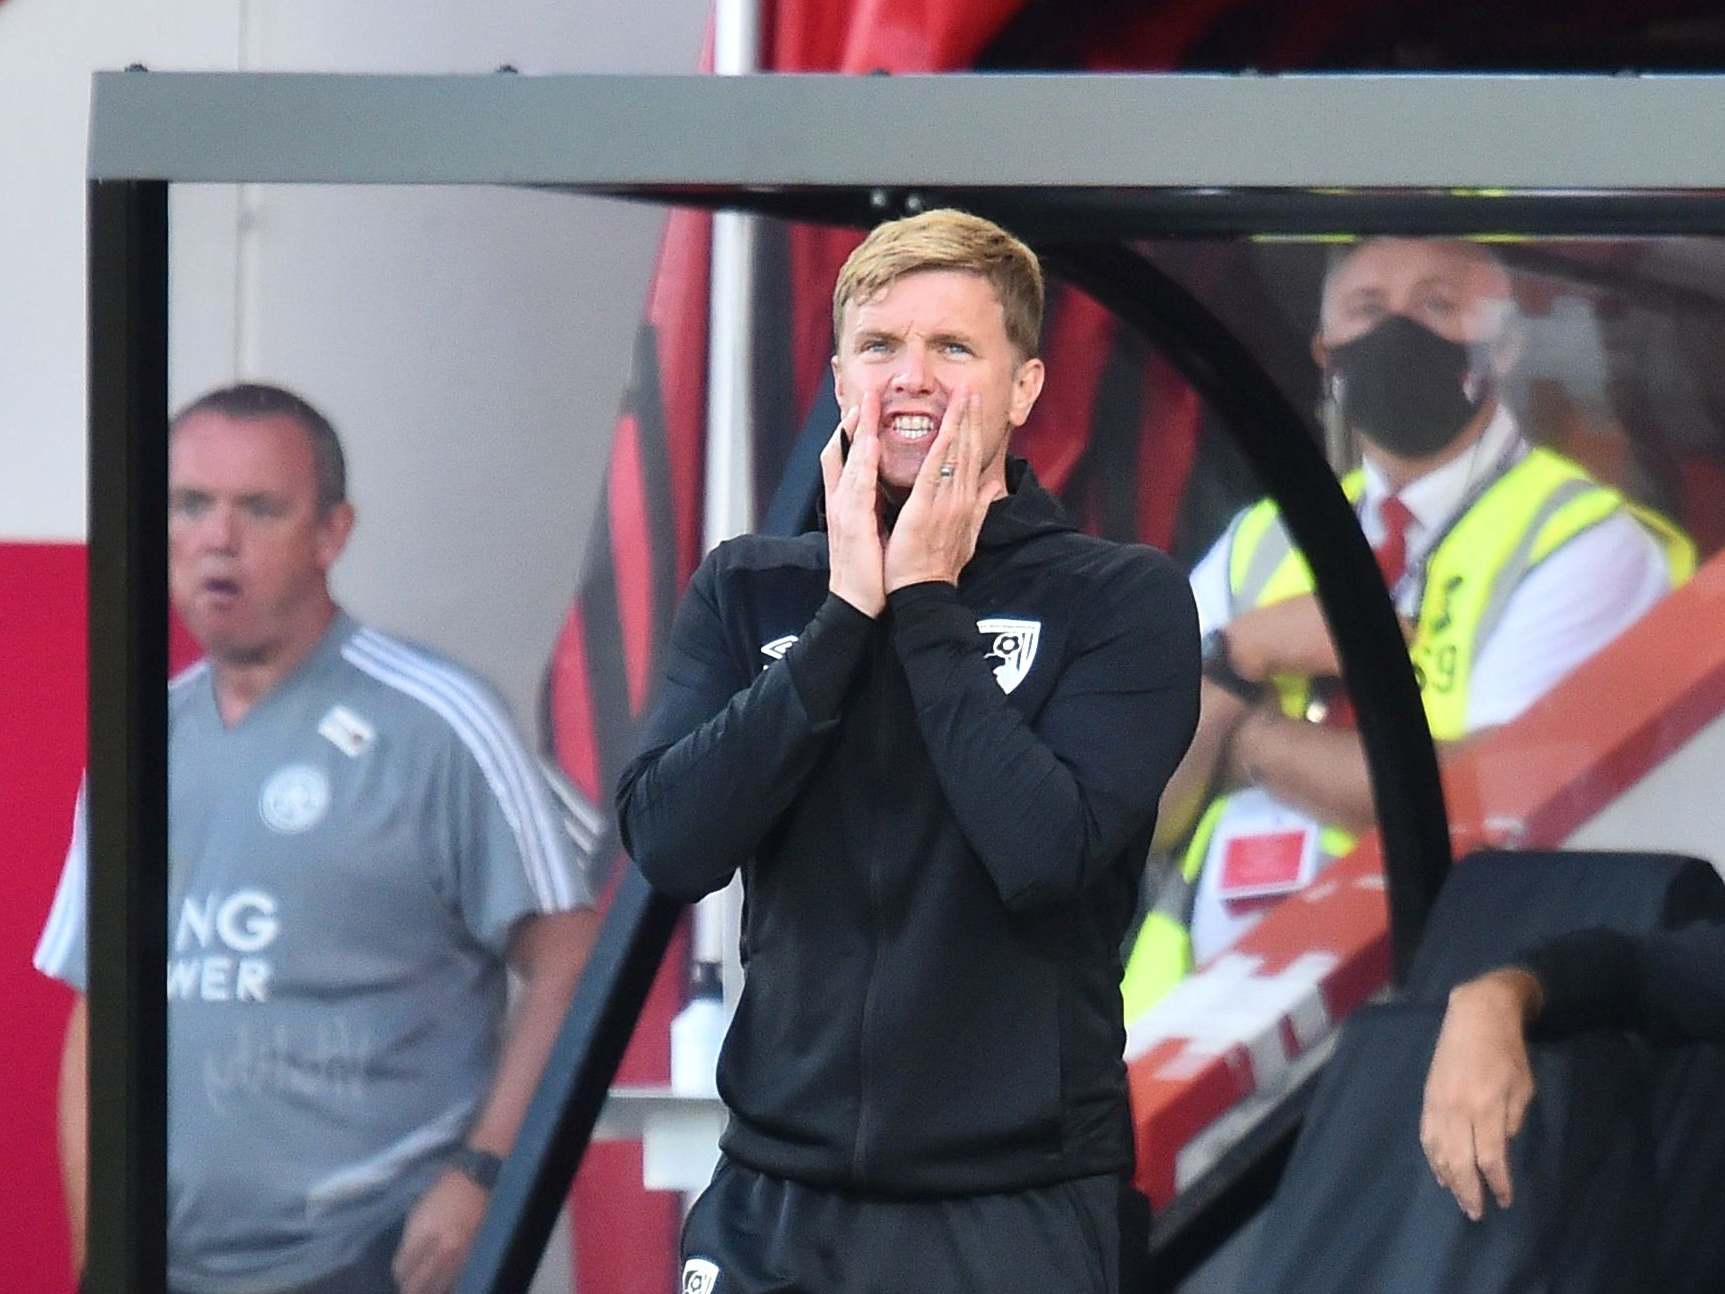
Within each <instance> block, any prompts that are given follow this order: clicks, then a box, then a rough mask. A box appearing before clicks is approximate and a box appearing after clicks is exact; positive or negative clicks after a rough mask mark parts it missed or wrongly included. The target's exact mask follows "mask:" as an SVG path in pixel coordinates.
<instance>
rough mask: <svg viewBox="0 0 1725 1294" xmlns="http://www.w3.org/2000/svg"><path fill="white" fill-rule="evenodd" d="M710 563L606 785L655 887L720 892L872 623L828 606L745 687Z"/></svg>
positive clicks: (774, 811)
mask: <svg viewBox="0 0 1725 1294" xmlns="http://www.w3.org/2000/svg"><path fill="white" fill-rule="evenodd" d="M713 568H714V562H713V559H712V558H709V559H708V561H707V562H705V563H703V564H702V566H701V569H700V570H699V571H697V572H696V574H695V578H694V580H693V581H692V582H691V583H690V585H689V591H688V592H687V593H686V594H685V595H684V597H683V602H682V605H681V606H680V607H679V608H678V609H677V618H676V622H675V624H674V625H673V626H672V629H671V642H670V645H669V650H668V653H667V655H668V663H667V665H666V668H665V679H664V685H663V689H662V691H661V694H660V697H659V700H658V704H657V706H656V707H655V709H654V712H653V717H652V719H651V720H650V722H649V724H648V731H647V738H646V742H645V746H644V748H643V750H642V752H641V754H639V755H638V756H636V758H635V759H634V760H633V762H631V763H630V765H629V766H628V767H627V768H625V769H624V770H623V775H622V777H621V778H619V779H618V784H617V825H618V830H619V832H620V834H621V836H622V839H623V846H624V848H625V849H627V850H628V851H629V855H630V857H631V858H633V859H634V860H635V863H636V864H637V865H638V866H639V867H640V869H641V871H642V873H643V875H645V876H646V878H647V880H648V881H649V882H651V883H652V885H653V887H654V888H655V889H658V890H660V891H661V892H663V893H665V894H669V895H671V896H672V897H674V898H680V899H688V900H693V899H697V898H700V897H701V896H702V895H704V894H709V893H711V892H712V891H714V890H716V889H719V888H720V887H722V886H723V885H724V884H725V883H726V882H727V881H728V880H730V878H731V874H732V873H733V872H735V871H736V869H737V868H738V867H739V866H740V865H741V864H742V863H743V862H744V861H745V860H746V859H747V858H748V857H749V856H750V855H751V854H752V853H753V852H754V850H755V847H756V845H758V844H759V843H760V840H761V838H762V837H763V836H764V835H765V834H766V833H767V830H768V829H769V828H770V827H771V826H772V824H773V822H774V821H775V820H776V819H777V818H778V816H779V814H781V813H782V812H783V811H784V809H785V807H786V806H787V805H788V804H790V802H791V801H792V800H793V799H795V798H796V795H797V793H798V791H800V790H801V789H802V785H803V783H804V781H805V780H806V779H807V777H808V774H809V771H810V770H811V769H812V768H813V767H814V766H815V762H816V760H817V758H818V756H819V754H820V751H821V748H822V746H823V745H824V744H825V739H826V737H827V735H828V734H829V733H830V732H832V730H833V729H834V728H835V727H836V726H837V724H838V718H839V709H840V705H841V704H842V702H843V700H844V695H845V692H846V690H847V688H848V687H849V685H850V681H851V679H852V677H853V676H854V675H855V673H856V668H857V665H858V663H859V662H860V661H861V660H862V656H863V652H864V650H865V648H866V646H867V643H868V636H869V633H870V631H871V630H872V629H873V627H874V624H875V622H874V621H873V620H871V619H870V618H869V617H868V616H865V615H864V614H863V613H862V612H860V611H858V610H857V609H856V608H855V607H853V606H851V605H850V604H849V603H848V602H845V601H844V600H843V599H842V598H838V597H828V598H827V600H826V602H825V604H824V605H822V607H821V609H820V611H819V612H818V613H816V615H815V618H814V619H813V620H812V621H811V622H810V623H809V625H808V627H807V628H806V629H804V630H803V632H802V634H801V636H800V637H799V638H798V639H797V641H796V642H795V643H793V644H792V646H791V649H790V650H789V651H787V652H786V653H785V655H784V658H783V659H782V660H779V661H775V662H773V663H772V664H771V665H770V666H768V667H767V668H766V669H765V670H762V671H760V672H758V673H757V674H755V676H754V677H753V678H752V679H751V678H749V677H747V676H746V675H745V674H744V672H743V671H742V670H741V669H739V667H738V665H737V663H736V659H735V655H734V653H733V652H732V651H731V650H730V645H729V643H728V641H727V637H726V633H725V626H724V621H723V618H722V616H721V613H720V611H719V607H718V604H717V600H716V597H715V592H714V583H715V576H714V573H713Z"/></svg>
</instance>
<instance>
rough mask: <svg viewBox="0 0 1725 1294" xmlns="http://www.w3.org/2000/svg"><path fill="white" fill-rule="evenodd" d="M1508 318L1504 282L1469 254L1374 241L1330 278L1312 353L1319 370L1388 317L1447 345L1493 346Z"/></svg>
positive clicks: (1432, 243) (1427, 244)
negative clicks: (1332, 352) (1331, 354)
mask: <svg viewBox="0 0 1725 1294" xmlns="http://www.w3.org/2000/svg"><path fill="white" fill-rule="evenodd" d="M1509 312H1510V286H1509V277H1508V276H1507V275H1506V274H1505V273H1504V272H1503V270H1502V269H1501V268H1500V267H1499V266H1497V265H1494V264H1492V263H1491V262H1490V261H1489V260H1487V259H1486V258H1484V257H1483V256H1481V255H1480V254H1479V253H1477V252H1475V251H1473V250H1471V249H1470V248H1468V247H1466V246H1462V245H1458V244H1456V243H1452V242H1445V241H1442V240H1433V239H1418V238H1383V239H1377V240H1374V241H1372V242H1370V243H1367V244H1365V245H1364V246H1362V247H1360V248H1359V250H1357V251H1356V252H1354V254H1353V255H1352V256H1350V257H1348V259H1347V260H1346V261H1344V262H1343V263H1342V264H1341V266H1340V267H1338V268H1337V270H1336V271H1335V273H1334V274H1333V275H1331V277H1330V280H1329V283H1328V285H1327V287H1326V289H1325V291H1324V303H1323V318H1322V320H1321V321H1320V324H1319V330H1318V337H1317V339H1316V341H1315V342H1314V343H1313V354H1314V355H1315V356H1316V357H1317V360H1318V363H1319V364H1320V365H1321V364H1323V363H1324V362H1325V358H1326V356H1327V355H1328V351H1329V348H1330V347H1334V346H1343V345H1346V344H1347V343H1348V342H1351V341H1353V340H1355V339H1356V338H1358V337H1361V336H1363V335H1364V334H1366V333H1368V332H1370V331H1371V330H1372V329H1373V328H1375V327H1376V326H1377V325H1378V324H1379V323H1380V322H1382V321H1383V319H1384V318H1385V317H1386V316H1387V315H1392V314H1401V315H1406V316H1407V317H1408V318H1410V319H1412V320H1414V322H1416V323H1421V324H1424V325H1425V326H1426V327H1427V328H1430V329H1431V330H1432V331H1433V332H1435V333H1436V334H1437V335H1438V336H1440V337H1444V338H1447V339H1448V340H1450V341H1457V342H1463V343H1473V342H1485V341H1492V340H1495V339H1496V338H1497V337H1498V336H1499V335H1500V334H1501V332H1502V330H1503V325H1504V320H1505V319H1506V318H1507V317H1508V315H1509Z"/></svg>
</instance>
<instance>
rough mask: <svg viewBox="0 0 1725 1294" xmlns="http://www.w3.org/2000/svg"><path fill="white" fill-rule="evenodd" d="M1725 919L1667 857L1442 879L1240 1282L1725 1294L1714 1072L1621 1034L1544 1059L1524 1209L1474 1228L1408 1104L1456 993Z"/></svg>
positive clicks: (1524, 1173) (1691, 1052) (1352, 1027)
mask: <svg viewBox="0 0 1725 1294" xmlns="http://www.w3.org/2000/svg"><path fill="white" fill-rule="evenodd" d="M1721 916H1725V885H1722V884H1721V882H1720V880H1719V877H1718V875H1717V874H1716V873H1715V872H1714V870H1713V869H1712V868H1711V867H1710V866H1709V865H1708V864H1706V863H1704V862H1702V861H1700V860H1699V859H1694V858H1686V857H1681V856H1676V855H1669V854H1631V853H1607V852H1580V851H1569V852H1564V851H1550V852H1525V853H1518V852H1509V851H1484V852H1481V853H1479V854H1475V855H1472V856H1470V857H1469V858H1467V859H1465V860H1464V861H1463V862H1462V863H1461V864H1460V865H1458V866H1457V867H1456V868H1455V869H1454V870H1453V871H1452V872H1451V874H1450V877H1449V879H1448V881H1447V882H1446V884H1445V886H1444V889H1443V892H1442V893H1441V894H1440V895H1439V897H1438V901H1437V904H1436V905H1435V907H1434V908H1433V911H1432V916H1431V922H1430V924H1429V926H1428V927H1427V931H1426V935H1425V941H1424V943H1423V945H1422V946H1421V949H1420V952H1419V954H1418V956H1417V958H1416V960H1415V962H1414V965H1413V968H1412V970H1411V972H1410V975H1409V982H1408V987H1407V990H1406V993H1405V995H1404V1000H1403V1001H1401V1002H1398V1003H1395V1004H1391V1005H1385V1006H1377V1007H1370V1008H1367V1009H1365V1010H1363V1011H1360V1012H1358V1013H1356V1014H1355V1016H1354V1017H1353V1019H1351V1020H1350V1021H1349V1022H1348V1024H1347V1025H1346V1027H1345V1028H1344V1030H1343V1032H1342V1035H1341V1038H1340V1040H1339V1042H1338V1044H1337V1049H1336V1054H1335V1056H1334V1057H1333V1058H1332V1060H1331V1061H1330V1063H1329V1065H1328V1067H1327V1068H1326V1071H1325V1074H1324V1078H1323V1080H1322V1082H1321V1083H1320V1085H1319V1088H1318V1091H1317V1093H1316V1095H1315V1097H1314V1099H1313V1104H1312V1109H1311V1112H1310V1113H1309V1115H1308V1116H1307V1119H1306V1124H1305V1127H1304V1129H1303V1130H1302V1132H1301V1135H1300V1140H1299V1143H1298V1144H1297V1146H1296V1147H1295V1150H1294V1154H1293V1157H1292V1159H1291V1160H1290V1162H1289V1165H1288V1169H1287V1172H1286V1174H1285V1175H1284V1176H1283V1179H1282V1182H1281V1185H1280V1187H1279V1188H1278V1190H1277V1193H1276V1196H1275V1198H1274V1199H1273V1200H1272V1201H1271V1203H1270V1205H1269V1207H1268V1208H1267V1209H1266V1211H1265V1213H1266V1216H1265V1223H1264V1227H1263V1231H1262V1233H1261V1236H1260V1238H1259V1242H1258V1247H1257V1250H1256V1253H1255V1256H1254V1260H1253V1262H1252V1263H1251V1265H1250V1266H1249V1267H1248V1269H1247V1270H1248V1271H1249V1272H1250V1273H1251V1276H1250V1279H1251V1288H1252V1289H1253V1290H1254V1291H1258V1290H1263V1291H1277V1292H1278V1294H1318V1292H1319V1291H1323V1292H1325V1294H1329V1292H1331V1291H1362V1290H1369V1291H1378V1290H1382V1291H1395V1292H1396V1294H1403V1292H1406V1294H1422V1292H1423V1291H1431V1294H1437V1292H1438V1291H1454V1292H1459V1294H1487V1292H1495V1291H1504V1292H1505V1294H1508V1292H1509V1291H1517V1292H1525V1291H1535V1292H1539V1291H1552V1294H1571V1292H1574V1294H1592V1292H1593V1291H1599V1292H1600V1294H1605V1292H1606V1291H1611V1292H1612V1294H1620V1292H1621V1291H1632V1290H1643V1289H1657V1290H1659V1291H1661V1294H1687V1292H1688V1291H1695V1292H1696V1294H1699V1292H1700V1291H1703V1290H1718V1289H1721V1288H1725V1228H1721V1227H1719V1225H1718V1223H1717V1218H1716V1214H1717V1207H1718V1201H1719V1200H1720V1199H1721V1198H1725V1120H1722V1119H1720V1118H1719V1117H1718V1110H1719V1109H1720V1106H1721V1102H1722V1099H1725V1059H1722V1056H1725V1053H1721V1052H1720V1050H1719V1049H1717V1048H1714V1047H1700V1046H1692V1047H1684V1048H1676V1049H1670V1050H1665V1051H1656V1050H1654V1049H1653V1048H1651V1047H1649V1046H1647V1045H1646V1044H1644V1043H1642V1042H1641V1041H1639V1040H1636V1039H1631V1038H1628V1037H1625V1036H1623V1035H1612V1034H1592V1035H1585V1036H1581V1037H1577V1038H1572V1039H1568V1040H1564V1041H1552V1040H1540V1041H1537V1042H1536V1045H1535V1046H1534V1048H1533V1066H1534V1075H1535V1080H1536V1083H1537V1085H1538V1092H1537V1095H1536V1096H1535V1098H1534V1102H1533V1105H1532V1107H1531V1108H1530V1110H1529V1112H1528V1118H1527V1123H1526V1126H1525V1127H1524V1128H1523V1130H1522V1133H1521V1135H1520V1136H1519V1137H1518V1138H1517V1139H1516V1141H1515V1143H1514V1144H1513V1146H1512V1150H1511V1165H1512V1173H1513V1176H1514V1180H1515V1185H1516V1200H1515V1203H1514V1205H1513V1206H1512V1207H1511V1208H1510V1209H1509V1210H1507V1211H1504V1210H1499V1209H1498V1208H1497V1207H1496V1206H1495V1205H1493V1204H1488V1206H1487V1211H1486V1216H1485V1218H1484V1220H1483V1221H1481V1222H1479V1223H1477V1224H1476V1223H1470V1222H1469V1221H1468V1220H1467V1219H1466V1218H1465V1217H1464V1216H1463V1215H1462V1213H1461V1210H1460V1209H1459V1208H1457V1207H1456V1204H1455V1201H1454V1200H1453V1199H1451V1198H1450V1196H1449V1194H1448V1193H1447V1192H1445V1191H1443V1190H1442V1189H1441V1188H1440V1187H1439V1186H1438V1185H1437V1183H1436V1182H1435V1181H1434V1180H1433V1179H1432V1176H1431V1173H1430V1172H1429V1170H1428V1169H1427V1167H1426V1164H1425V1159H1424V1157H1423V1155H1422V1154H1421V1152H1420V1146H1419V1111H1420V1101H1421V1096H1422V1093H1423V1089H1424V1086H1425V1072H1426V1067H1427V1065H1428V1064H1429V1063H1430V1061H1431V1054H1432V1049H1433V1047H1434V1046H1435V1045H1436V1041H1437V1029H1438V1026H1439V1023H1440V1022H1441V1020H1442V1017H1443V1008H1444V1002H1445V999H1446V997H1447V995H1448V993H1449V990H1450V989H1451V988H1452V987H1454V986H1455V985H1456V984H1458V983H1460V982H1462V981H1463V980H1466V979H1469V978H1471V977H1472V976H1474V975H1477V974H1479V973H1480V972H1482V971H1484V970H1487V969H1489V968H1490V967H1493V966H1497V965H1501V964H1503V963H1504V962H1505V961H1507V960H1509V959H1511V958H1513V957H1514V956H1516V955H1517V954H1518V953H1520V952H1521V951H1523V950H1525V949H1527V948H1529V947H1530V946H1532V945H1534V944H1537V943H1539V942H1542V941H1543V940H1546V939H1549V938H1551V937H1553V936H1556V935H1559V934H1564V933H1568V932H1570V931H1573V930H1580V929H1586V928H1589V927H1593V926H1610V927H1614V928H1617V929H1622V930H1627V931H1638V930H1653V929H1658V928H1662V927H1672V926H1679V925H1685V924H1688V923H1689V922H1691V921H1696V920H1703V919H1709V918H1712V919H1719V918H1721Z"/></svg>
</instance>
